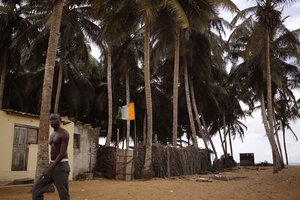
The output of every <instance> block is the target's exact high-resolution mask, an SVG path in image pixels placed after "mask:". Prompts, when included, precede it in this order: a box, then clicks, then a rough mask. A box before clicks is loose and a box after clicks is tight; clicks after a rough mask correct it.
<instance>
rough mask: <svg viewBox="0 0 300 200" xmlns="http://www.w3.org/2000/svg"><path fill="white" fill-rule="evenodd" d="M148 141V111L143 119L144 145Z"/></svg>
mask: <svg viewBox="0 0 300 200" xmlns="http://www.w3.org/2000/svg"><path fill="white" fill-rule="evenodd" d="M146 143H147V112H145V113H144V119H143V145H146Z"/></svg>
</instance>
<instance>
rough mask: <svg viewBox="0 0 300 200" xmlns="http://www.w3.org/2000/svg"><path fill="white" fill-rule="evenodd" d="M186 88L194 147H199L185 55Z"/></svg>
mask: <svg viewBox="0 0 300 200" xmlns="http://www.w3.org/2000/svg"><path fill="white" fill-rule="evenodd" d="M183 65H184V66H183V67H184V88H185V97H186V104H187V109H188V114H189V120H190V125H191V130H192V137H193V143H194V147H195V148H198V141H197V134H196V127H195V121H194V117H193V111H192V105H191V104H192V103H191V97H190V88H189V75H188V65H187V60H186V56H184V63H183Z"/></svg>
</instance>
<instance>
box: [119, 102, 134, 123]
mask: <svg viewBox="0 0 300 200" xmlns="http://www.w3.org/2000/svg"><path fill="white" fill-rule="evenodd" d="M117 117H118V118H119V119H124V120H135V112H134V103H129V104H127V105H125V106H122V107H119V111H118V116H117Z"/></svg>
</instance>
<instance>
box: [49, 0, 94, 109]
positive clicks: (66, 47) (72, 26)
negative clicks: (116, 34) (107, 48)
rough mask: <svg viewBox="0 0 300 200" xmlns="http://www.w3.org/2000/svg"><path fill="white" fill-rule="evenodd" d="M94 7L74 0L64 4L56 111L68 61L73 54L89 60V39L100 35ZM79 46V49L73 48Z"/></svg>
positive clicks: (78, 59) (81, 59) (84, 61)
mask: <svg viewBox="0 0 300 200" xmlns="http://www.w3.org/2000/svg"><path fill="white" fill-rule="evenodd" d="M91 14H92V8H91V6H89V5H81V4H79V5H76V6H75V5H74V2H67V3H66V5H65V6H64V12H63V18H62V22H61V39H60V42H59V50H60V51H59V57H60V59H59V64H58V68H59V73H58V83H57V89H56V95H55V104H54V112H58V108H59V100H60V93H61V89H62V80H63V72H64V71H66V70H65V69H64V68H65V67H66V63H67V62H69V63H70V61H69V60H70V59H72V58H70V57H71V56H74V53H75V54H76V55H77V56H76V57H77V61H78V62H83V63H87V62H89V51H90V48H89V46H88V45H87V43H88V40H94V41H93V42H95V40H96V37H98V35H99V28H98V26H97V25H96V24H95V23H94V22H93V16H92V15H91ZM74 47H77V51H73V52H72V55H70V54H71V50H72V48H74Z"/></svg>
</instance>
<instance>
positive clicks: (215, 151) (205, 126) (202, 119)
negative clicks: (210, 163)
mask: <svg viewBox="0 0 300 200" xmlns="http://www.w3.org/2000/svg"><path fill="white" fill-rule="evenodd" d="M200 115H201V121H202V123H203V126H204V131H205V135H206V136H207V137H206V138H208V139H209V142H210V145H211V148H212V149H213V152H214V154H215V160H216V159H218V154H217V150H216V148H215V145H214V143H213V141H212V139H211V137H210V135H209V134H208V127H207V125H206V121H205V119H204V115H203V113H202V112H201V111H200Z"/></svg>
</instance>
